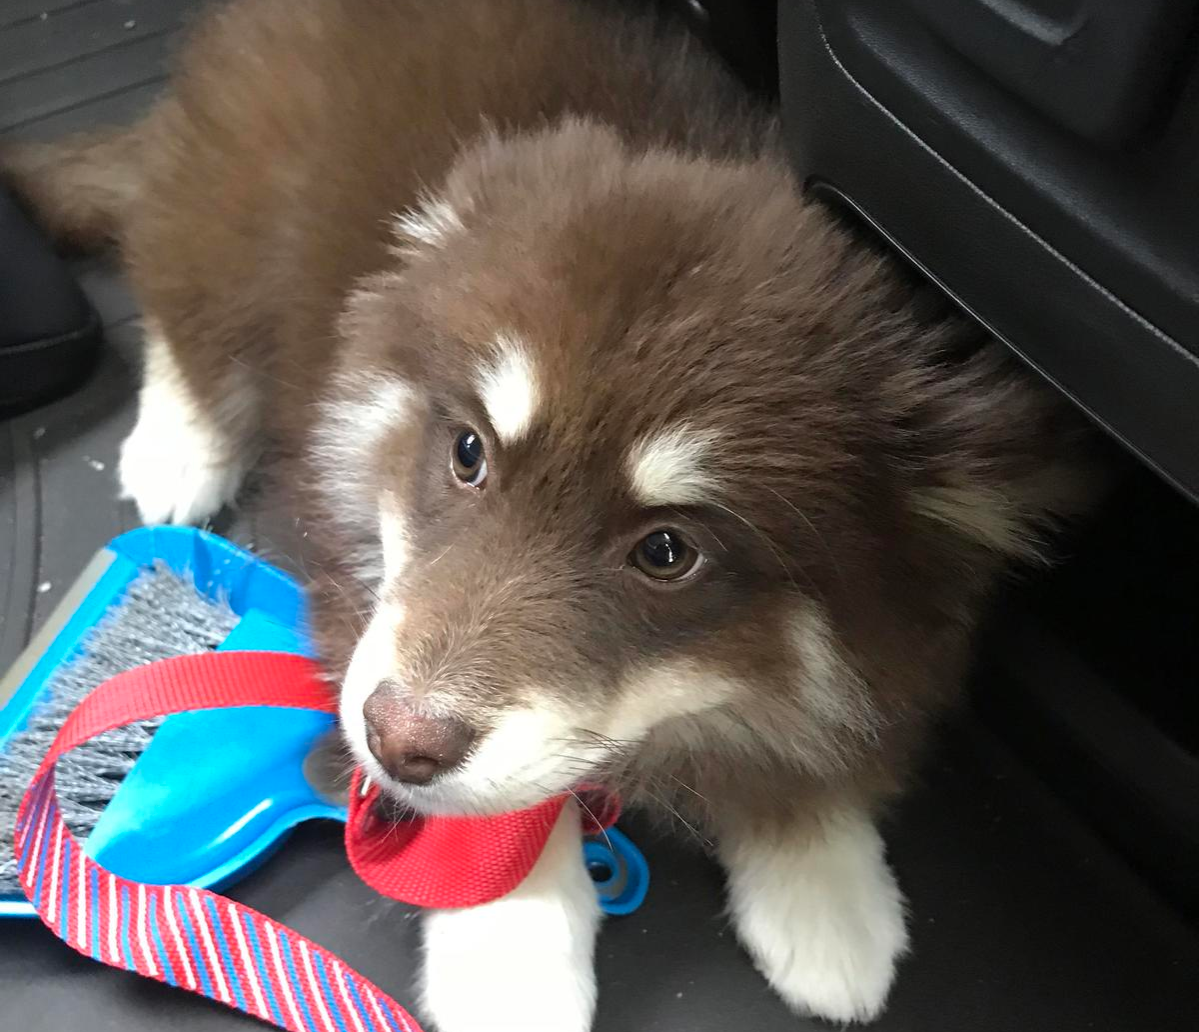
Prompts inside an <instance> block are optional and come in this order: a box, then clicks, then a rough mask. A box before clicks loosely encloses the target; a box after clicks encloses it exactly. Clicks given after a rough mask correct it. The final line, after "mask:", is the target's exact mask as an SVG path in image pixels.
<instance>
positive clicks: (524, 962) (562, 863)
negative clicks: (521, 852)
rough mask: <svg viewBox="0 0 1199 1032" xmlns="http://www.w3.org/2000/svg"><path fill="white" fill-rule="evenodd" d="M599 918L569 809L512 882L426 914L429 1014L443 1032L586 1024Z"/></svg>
mask: <svg viewBox="0 0 1199 1032" xmlns="http://www.w3.org/2000/svg"><path fill="white" fill-rule="evenodd" d="M598 923H599V905H598V903H597V901H596V896H595V889H594V887H593V886H592V883H591V878H590V877H589V876H588V874H587V871H586V868H585V867H584V866H583V856H582V849H581V845H580V838H579V821H578V815H577V813H576V812H574V808H573V807H567V808H566V809H565V810H563V816H562V818H560V819H559V821H558V824H557V826H556V827H555V828H554V831H553V833H552V834H551V836H550V840H549V842H548V843H547V844H546V848H545V852H544V853H542V855H541V859H540V860H538V862H537V865H536V866H535V867H534V868H533V870H532V871H531V872H530V874H529V876H528V877H527V878H526V879H525V881H524V882H522V883H521V885H520V886H519V887H518V888H517V889H516V890H514V891H513V892H511V893H510V894H509V895H507V896H505V897H503V898H502V899H499V900H496V901H495V902H494V903H488V904H485V905H484V906H481V907H472V908H470V909H468V910H441V911H432V912H430V913H429V914H427V915H426V917H425V952H426V955H425V971H424V993H423V1003H424V1009H425V1012H426V1014H428V1016H429V1017H430V1018H431V1019H432V1020H433V1022H434V1023H435V1025H436V1027H437V1029H438V1032H587V1030H588V1029H590V1028H591V1017H592V1014H593V1012H594V1010H595V973H594V970H593V962H592V954H593V952H594V943H595V933H596V929H597V927H598Z"/></svg>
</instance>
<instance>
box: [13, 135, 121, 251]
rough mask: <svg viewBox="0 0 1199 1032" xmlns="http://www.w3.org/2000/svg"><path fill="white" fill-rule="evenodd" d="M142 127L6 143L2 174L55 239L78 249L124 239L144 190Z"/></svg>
mask: <svg viewBox="0 0 1199 1032" xmlns="http://www.w3.org/2000/svg"><path fill="white" fill-rule="evenodd" d="M141 137H142V133H141V132H140V126H133V127H130V128H126V129H114V130H109V131H105V132H97V133H84V134H80V135H77V136H70V137H67V138H66V139H64V140H61V141H57V142H54V143H13V144H8V145H5V146H3V147H2V148H0V179H3V180H4V181H5V182H7V183H8V185H9V186H11V187H12V188H13V190H14V191H15V192H16V194H17V196H18V197H20V198H21V199H22V200H23V201H24V203H25V204H26V205H27V206H28V208H29V209H30V210H31V212H32V214H33V217H34V218H35V219H37V220H38V222H39V223H40V224H41V225H42V226H43V228H45V230H46V231H47V232H48V233H49V234H50V235H51V236H52V237H53V238H54V240H55V242H56V243H58V244H60V245H62V246H65V247H69V248H72V249H77V250H85V251H87V250H96V249H99V248H101V247H104V246H106V245H108V244H114V243H119V242H120V239H121V231H122V227H123V226H124V223H125V219H126V215H127V213H128V211H129V210H130V208H131V206H132V205H133V204H135V203H136V201H137V198H138V194H139V192H140V189H141V179H140V165H141V162H140V160H139V156H140V151H141Z"/></svg>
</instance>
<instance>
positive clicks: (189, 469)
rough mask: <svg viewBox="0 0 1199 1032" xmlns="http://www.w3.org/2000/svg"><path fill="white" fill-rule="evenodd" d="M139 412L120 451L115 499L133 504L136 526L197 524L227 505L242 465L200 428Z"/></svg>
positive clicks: (178, 419)
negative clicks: (117, 496)
mask: <svg viewBox="0 0 1199 1032" xmlns="http://www.w3.org/2000/svg"><path fill="white" fill-rule="evenodd" d="M148 415H151V414H147V413H145V412H143V414H142V416H141V417H140V418H139V419H138V421H137V425H136V426H135V427H134V428H133V432H132V433H131V434H130V435H129V436H128V437H127V438H126V439H125V443H124V444H123V445H122V446H121V466H120V478H121V497H122V498H128V499H132V501H133V502H134V503H135V504H136V505H137V511H138V513H139V514H140V515H141V519H142V523H144V524H146V525H147V526H149V525H151V524H155V523H202V522H203V521H204V520H206V519H208V518H209V517H210V516H214V515H216V513H217V512H219V511H220V509H221V507H222V506H224V505H226V504H228V503H229V502H231V501H233V498H234V496H235V495H236V494H237V489H238V486H239V485H240V484H241V481H242V478H243V477H244V476H245V472H246V471H245V466H244V464H242V463H240V462H237V461H234V460H231V459H229V458H228V457H227V451H226V450H225V449H224V448H222V447H221V442H220V440H219V439H216V437H215V435H214V434H212V433H211V432H210V431H206V430H205V428H204V427H203V426H196V425H194V424H190V423H186V422H184V421H183V419H182V417H181V415H180V414H179V413H175V414H173V415H172V416H170V418H169V419H165V420H164V419H163V418H160V417H161V416H163V415H165V414H163V413H154V414H152V418H147V416H148Z"/></svg>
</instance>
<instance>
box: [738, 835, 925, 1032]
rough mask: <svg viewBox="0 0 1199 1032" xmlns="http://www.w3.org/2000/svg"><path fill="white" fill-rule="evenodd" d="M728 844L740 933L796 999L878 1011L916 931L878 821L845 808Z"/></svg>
mask: <svg viewBox="0 0 1199 1032" xmlns="http://www.w3.org/2000/svg"><path fill="white" fill-rule="evenodd" d="M724 852H725V858H726V863H727V865H728V867H729V883H730V903H731V907H732V913H733V918H734V920H735V922H736V925H737V932H738V934H739V935H740V937H741V940H742V942H744V944H745V946H746V948H747V949H748V950H749V952H750V954H751V955H752V956H753V958H754V960H755V962H756V963H757V965H758V968H759V969H760V970H761V971H762V973H763V974H764V975H765V976H766V978H767V980H768V981H769V982H770V984H771V985H772V986H773V987H774V989H775V990H776V991H777V992H778V994H779V995H780V996H781V997H782V998H783V999H784V1000H785V1001H786V1002H787V1004H789V1005H790V1006H791V1007H792V1008H794V1009H795V1010H797V1011H799V1012H800V1013H802V1014H808V1015H813V1016H815V1017H819V1018H825V1019H827V1020H829V1021H836V1022H851V1021H872V1020H873V1019H874V1018H877V1017H878V1016H879V1014H880V1013H881V1012H882V1010H883V1007H884V1006H885V1004H886V1001H887V994H888V993H889V992H890V989H891V983H892V982H893V981H894V978H895V966H896V962H897V961H898V960H899V958H900V957H901V956H902V955H903V954H904V953H905V952H906V950H907V944H908V936H907V929H906V926H905V922H904V907H903V897H902V895H901V894H900V891H899V888H898V886H897V885H896V883H895V877H894V875H893V874H892V873H891V870H890V868H889V867H888V866H887V864H886V861H885V859H884V856H883V845H882V840H881V838H880V837H879V834H878V832H877V831H876V830H875V828H874V826H873V825H872V824H871V823H870V822H869V821H868V820H867V819H866V818H865V817H862V816H859V815H856V814H847V815H838V816H837V817H835V818H833V819H831V820H829V821H827V822H826V823H824V825H823V826H822V827H821V829H820V831H819V832H818V833H816V834H814V835H813V834H811V833H806V834H803V835H800V836H797V837H796V838H795V839H793V840H791V841H790V842H789V843H788V842H785V841H783V842H780V841H772V842H770V843H768V844H767V843H762V842H755V841H752V840H751V841H742V842H739V843H737V844H736V845H735V846H734V847H732V848H730V849H727V850H725V851H724Z"/></svg>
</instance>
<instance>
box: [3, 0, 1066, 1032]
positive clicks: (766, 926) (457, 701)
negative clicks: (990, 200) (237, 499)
mask: <svg viewBox="0 0 1199 1032" xmlns="http://www.w3.org/2000/svg"><path fill="white" fill-rule="evenodd" d="M6 161H7V168H8V174H9V175H10V176H11V177H12V178H13V180H14V181H15V182H16V184H17V185H18V187H19V188H20V189H21V191H22V193H23V194H24V196H25V197H26V198H27V199H28V200H29V201H30V203H31V204H32V205H33V206H34V207H35V208H37V209H38V210H39V211H40V213H41V214H42V217H43V218H44V220H45V222H46V223H47V225H49V226H50V227H51V228H53V229H55V230H56V231H57V232H58V234H59V235H60V236H61V237H63V238H64V239H67V240H72V241H74V242H76V243H81V244H84V245H93V244H97V243H100V242H102V241H104V240H106V239H114V240H115V241H116V242H117V243H118V244H119V246H120V248H121V251H122V253H123V255H124V258H125V260H126V262H127V263H128V267H129V270H130V274H131V277H132V280H133V283H134V286H135V289H136V292H137V295H138V297H139V298H140V301H141V303H142V306H143V308H144V311H145V313H146V325H147V341H146V347H147V351H146V367H145V382H144V385H143V387H142V392H141V398H140V408H139V417H138V421H137V425H136V428H135V429H134V430H133V433H132V434H131V436H130V437H129V439H128V441H127V442H126V444H125V447H124V452H123V456H122V462H121V480H122V484H123V486H124V490H125V492H126V494H127V495H128V496H130V497H131V498H133V499H134V500H135V501H136V503H137V505H138V506H139V508H140V510H141V513H142V515H143V517H144V519H145V520H146V521H147V522H159V521H167V522H191V521H197V520H202V519H204V518H205V517H207V516H209V515H211V514H212V513H213V512H214V511H215V510H217V509H218V508H219V507H220V506H221V505H223V504H224V503H226V502H229V501H231V500H232V499H233V497H234V494H235V492H236V491H237V488H238V485H239V484H240V482H241V480H242V478H243V476H244V474H245V473H246V472H247V471H248V470H249V469H250V468H251V466H252V465H253V464H254V463H255V461H256V459H257V457H258V455H259V454H260V452H262V450H263V449H264V448H268V449H269V450H270V451H271V452H272V453H274V454H281V455H282V456H284V457H285V458H288V459H290V460H291V461H290V463H289V464H288V465H287V466H285V467H284V468H285V469H286V470H287V471H288V472H286V473H285V474H284V475H283V476H282V477H281V480H282V481H284V482H285V483H286V484H287V485H289V486H292V487H295V488H297V494H298V500H297V502H296V506H297V508H296V515H297V516H298V517H299V518H300V519H301V520H302V521H303V524H304V526H305V528H306V530H307V532H308V541H309V542H310V543H312V544H313V546H314V549H315V551H316V555H315V556H314V557H313V559H314V569H317V570H319V573H318V574H317V575H316V576H315V578H314V584H313V590H312V599H313V604H314V625H315V630H316V633H317V637H318V640H319V642H320V644H321V648H322V650H323V656H324V659H325V661H326V663H327V664H328V667H329V669H330V671H331V673H332V676H334V677H335V678H336V680H337V682H338V683H339V684H340V685H341V692H342V696H341V697H342V724H343V727H344V730H345V735H346V738H347V740H348V742H349V744H350V746H351V747H352V749H353V752H354V754H355V756H356V758H357V760H358V761H359V762H361V763H362V764H363V765H364V766H365V767H366V769H367V771H368V772H369V773H370V775H371V776H372V777H373V778H374V779H375V780H376V781H378V782H379V783H380V784H381V785H382V786H384V788H385V790H386V791H387V792H388V793H390V794H391V795H392V796H394V797H395V798H396V799H397V800H399V801H401V802H402V803H403V804H405V805H408V806H411V807H413V808H415V809H416V810H419V811H422V812H425V813H476V812H495V811H503V810H506V809H511V808H516V807H523V806H527V805H530V804H532V803H535V802H537V801H538V800H541V799H543V798H545V797H547V796H550V795H554V794H557V793H562V792H565V791H568V790H570V789H571V788H572V787H573V786H575V785H576V784H578V783H579V782H581V781H585V780H586V781H603V782H605V783H607V784H610V785H611V786H612V787H614V788H616V789H618V790H619V791H621V792H622V793H623V794H624V795H625V797H626V798H627V799H628V800H629V801H631V802H633V803H635V804H645V805H648V806H655V807H665V808H667V809H668V810H670V811H672V812H674V813H676V814H678V815H679V816H681V817H682V819H684V820H686V821H687V822H689V823H691V824H693V825H695V826H696V827H699V828H700V829H702V831H703V833H704V834H705V835H706V836H709V837H710V838H711V839H712V840H713V841H714V843H715V849H716V852H717V855H718V856H719V859H720V860H721V862H722V863H723V864H724V866H725V867H726V869H727V871H728V880H729V899H730V912H731V915H732V920H733V922H734V924H735V926H736V928H737V931H738V933H739V935H740V937H741V939H742V941H743V942H744V944H745V946H746V947H747V949H748V950H749V951H750V953H751V954H752V955H753V957H754V959H755V961H756V962H757V964H758V966H759V967H760V968H761V970H762V972H763V973H764V974H765V976H766V977H767V978H768V979H769V981H770V983H771V984H772V985H773V986H774V987H775V989H776V990H777V991H778V992H779V993H780V994H781V996H782V997H783V998H784V999H785V1000H786V1001H787V1003H789V1004H790V1005H791V1006H792V1007H794V1008H795V1009H796V1010H797V1011H800V1012H804V1013H811V1014H815V1015H819V1016H821V1017H825V1018H829V1019H833V1020H836V1021H853V1020H868V1019H870V1018H872V1017H874V1016H875V1015H877V1014H878V1013H879V1011H880V1010H881V1008H882V1007H883V1005H884V1001H885V999H886V996H887V993H888V990H889V988H890V986H891V982H892V978H893V974H894V970H895V964H896V960H897V959H898V958H899V957H900V956H901V955H902V954H903V952H904V950H905V948H906V943H907V935H906V932H905V922H904V912H903V899H902V896H901V894H900V891H899V889H898V887H897V886H896V882H895V879H894V877H893V876H892V873H891V871H890V870H889V869H888V866H887V864H886V861H885V858H884V850H883V843H882V840H881V839H880V837H879V834H878V831H877V830H876V827H875V820H876V817H877V815H878V813H879V810H880V808H881V807H882V806H883V805H884V804H885V803H886V802H887V801H888V800H889V799H890V798H892V797H893V796H894V794H895V793H896V792H897V791H898V790H899V789H900V787H901V786H902V784H903V781H904V778H905V775H906V773H907V772H908V770H909V769H910V766H911V763H912V758H913V754H914V750H915V749H916V747H917V745H918V743H919V742H920V740H921V739H922V737H923V736H924V734H925V731H926V729H927V727H928V725H929V723H930V720H931V719H932V718H933V717H934V716H935V715H936V714H937V713H938V712H939V711H941V710H942V709H943V707H944V706H945V705H946V704H947V702H948V701H949V700H951V699H952V698H953V697H954V695H955V694H956V692H957V691H958V688H959V684H960V681H961V679H962V676H963V670H964V667H965V665H966V663H967V660H968V656H969V649H970V642H971V637H972V634H973V631H974V628H975V623H976V620H977V618H978V615H979V612H980V608H981V607H982V605H983V603H984V602H985V600H986V598H987V597H988V594H989V593H990V592H991V591H992V589H993V588H994V586H995V585H996V583H997V580H998V578H999V577H1000V575H1001V573H1002V571H1003V570H1004V569H1005V567H1007V566H1008V565H1009V564H1010V563H1011V562H1012V561H1013V560H1027V559H1028V558H1030V557H1032V556H1035V555H1036V554H1038V550H1039V546H1040V545H1041V543H1042V538H1043V534H1044V532H1045V531H1046V529H1047V528H1048V527H1049V526H1050V524H1051V523H1052V521H1053V520H1054V519H1055V518H1057V517H1059V516H1062V515H1068V514H1070V513H1072V512H1074V511H1076V510H1077V509H1078V508H1079V506H1080V505H1081V504H1082V503H1083V500H1084V499H1085V497H1086V495H1087V489H1086V484H1085V482H1084V478H1083V477H1082V476H1081V475H1080V474H1079V473H1078V472H1077V470H1078V468H1079V467H1078V465H1077V455H1076V452H1077V446H1078V441H1079V433H1078V428H1077V426H1076V424H1075V423H1074V422H1073V421H1072V418H1071V417H1070V416H1069V415H1068V414H1067V413H1065V412H1064V411H1063V410H1062V409H1061V408H1060V407H1059V405H1058V404H1057V402H1056V401H1055V399H1054V398H1053V397H1052V395H1051V394H1050V393H1049V392H1047V391H1046V390H1044V389H1042V388H1041V387H1039V386H1038V385H1037V384H1035V383H1033V382H1031V381H1030V380H1029V378H1028V377H1027V376H1025V375H1023V374H1022V373H1021V371H1020V370H1019V369H1017V368H1015V367H1014V366H1013V364H1012V363H1011V362H1010V361H1009V359H1008V357H1007V355H1006V354H1005V352H1004V350H1003V349H1002V348H1001V347H1000V346H999V345H998V344H996V343H993V342H990V341H987V340H985V339H981V338H980V336H979V334H978V333H977V331H975V330H974V329H972V328H971V327H970V326H968V325H967V324H965V323H964V322H963V321H960V320H958V319H956V318H954V317H951V316H944V315H937V316H930V315H929V314H928V312H927V309H926V306H924V305H922V303H921V302H920V300H919V298H918V297H916V295H915V294H914V293H913V290H912V288H911V287H910V285H909V284H908V283H907V282H906V281H905V279H904V278H903V277H902V276H900V275H899V274H898V273H897V272H896V271H895V270H894V269H893V268H892V266H891V264H890V263H889V262H888V261H887V260H886V259H884V258H882V257H880V256H878V255H877V254H875V253H873V252H872V251H870V250H867V249H865V248H864V247H862V246H861V245H860V244H857V243H855V242H854V240H853V239H851V238H850V237H849V236H848V235H847V233H846V232H845V231H844V230H843V229H842V228H840V227H839V226H838V225H836V224H835V223H834V222H833V221H832V220H831V219H830V218H829V217H828V215H826V214H825V213H824V212H823V211H822V210H821V209H820V208H818V207H816V206H814V205H812V204H810V203H808V202H807V201H805V200H804V198H803V197H802V196H801V193H800V190H799V188H798V185H797V184H796V182H795V181H794V179H793V178H792V176H791V175H790V173H789V172H788V169H787V166H786V163H785V160H784V157H783V155H782V153H781V150H780V146H779V142H778V135H777V127H776V125H775V122H774V120H773V118H772V117H771V116H770V115H769V114H768V113H764V112H761V111H758V110H756V109H755V108H754V107H753V105H752V104H751V103H750V101H749V100H748V99H747V97H746V96H745V95H744V94H743V93H742V91H741V89H740V88H739V87H738V86H737V85H736V84H735V83H734V82H733V81H732V80H731V79H730V77H729V76H728V75H726V74H725V72H724V71H723V70H722V69H721V68H720V67H719V66H718V65H717V64H715V63H714V62H713V61H712V60H711V59H710V58H709V57H708V56H707V55H706V54H705V53H704V52H703V51H702V50H701V49H699V48H698V47H697V46H696V45H694V44H693V43H691V42H689V41H688V39H687V38H685V37H684V36H683V35H680V34H678V33H676V32H675V31H673V30H672V29H670V28H669V27H665V26H663V25H660V24H658V23H656V22H653V21H651V20H649V19H647V18H643V17H636V16H633V17H630V16H627V15H621V14H617V13H613V12H612V11H611V10H609V9H608V8H607V7H605V6H602V5H599V4H592V3H587V2H584V0H574V2H571V0H488V2H487V3H479V2H478V0H438V2H436V3H421V2H417V0H237V2H234V3H232V4H231V5H229V6H227V7H224V8H221V9H219V10H217V11H215V13H212V14H210V15H209V16H207V17H206V18H205V19H204V20H203V21H202V23H201V24H200V25H199V26H198V28H197V30H196V31H195V33H194V35H193V38H192V40H191V42H190V44H189V45H188V47H187V48H186V50H185V51H184V52H183V54H182V57H181V60H180V62H179V68H178V72H177V74H176V75H175V77H174V80H173V83H172V86H171V88H170V90H169V92H168V93H167V94H166V95H165V96H164V97H163V98H162V99H161V100H160V101H159V102H158V104H157V105H156V106H155V108H154V109H153V110H152V111H151V112H150V113H149V115H148V116H147V117H146V118H145V120H144V121H142V122H141V123H139V124H138V125H136V126H134V127H132V128H130V129H126V130H122V131H119V132H114V133H108V134H104V135H102V136H99V137H94V138H91V139H85V140H76V141H73V142H68V143H66V144H63V145H58V146H54V147H49V148H45V147H43V148H36V147H35V148H27V149H23V150H20V151H13V152H11V153H9V154H8V156H7V159H6ZM577 836H578V815H577V813H576V812H575V811H574V809H573V808H568V809H567V810H566V811H564V814H563V817H562V820H561V823H560V825H559V827H558V828H557V829H556V830H555V832H554V835H553V837H552V838H551V840H550V844H549V847H548V848H547V850H546V852H545V854H544V855H543V856H542V858H541V860H540V862H539V863H538V865H537V867H536V868H535V870H534V871H533V873H532V875H531V876H530V878H529V879H528V880H527V881H526V882H525V883H524V884H523V885H522V886H521V887H520V888H518V889H517V890H516V891H515V892H514V893H512V895H511V896H509V897H506V898H505V899H502V900H500V901H498V902H496V903H493V904H490V905H487V906H484V907H479V908H476V909H474V910H469V911H455V912H440V913H431V914H429V915H428V918H427V925H426V928H427V943H428V956H427V965H426V972H425V1006H426V1008H427V1011H428V1013H429V1015H430V1016H431V1017H432V1018H433V1019H434V1020H435V1021H436V1022H437V1024H438V1027H439V1028H441V1029H442V1030H444V1032H482V1030H484V1029H495V1028H501V1027H508V1026H507V1025H505V1024H504V1022H505V1015H508V1016H509V1018H508V1019H507V1020H512V1021H517V1022H518V1024H519V1027H520V1028H521V1029H525V1030H528V1029H534V1028H536V1029H544V1030H553V1032H584V1030H585V1029H587V1028H588V1026H589V1024H590V1021H591V1015H592V1011H593V1007H594V1001H595V984H594V976H593V974H592V970H591V955H592V950H593V940H594V936H595V932H596V927H597V923H598V911H597V907H596V902H595V897H594V892H593V890H592V888H591V885H590V883H589V881H588V878H587V875H586V873H585V871H584V869H583V866H582V863H581V860H580V855H579V849H578V842H577ZM514 1015H518V1016H519V1017H518V1018H517V1017H511V1016H514Z"/></svg>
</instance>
